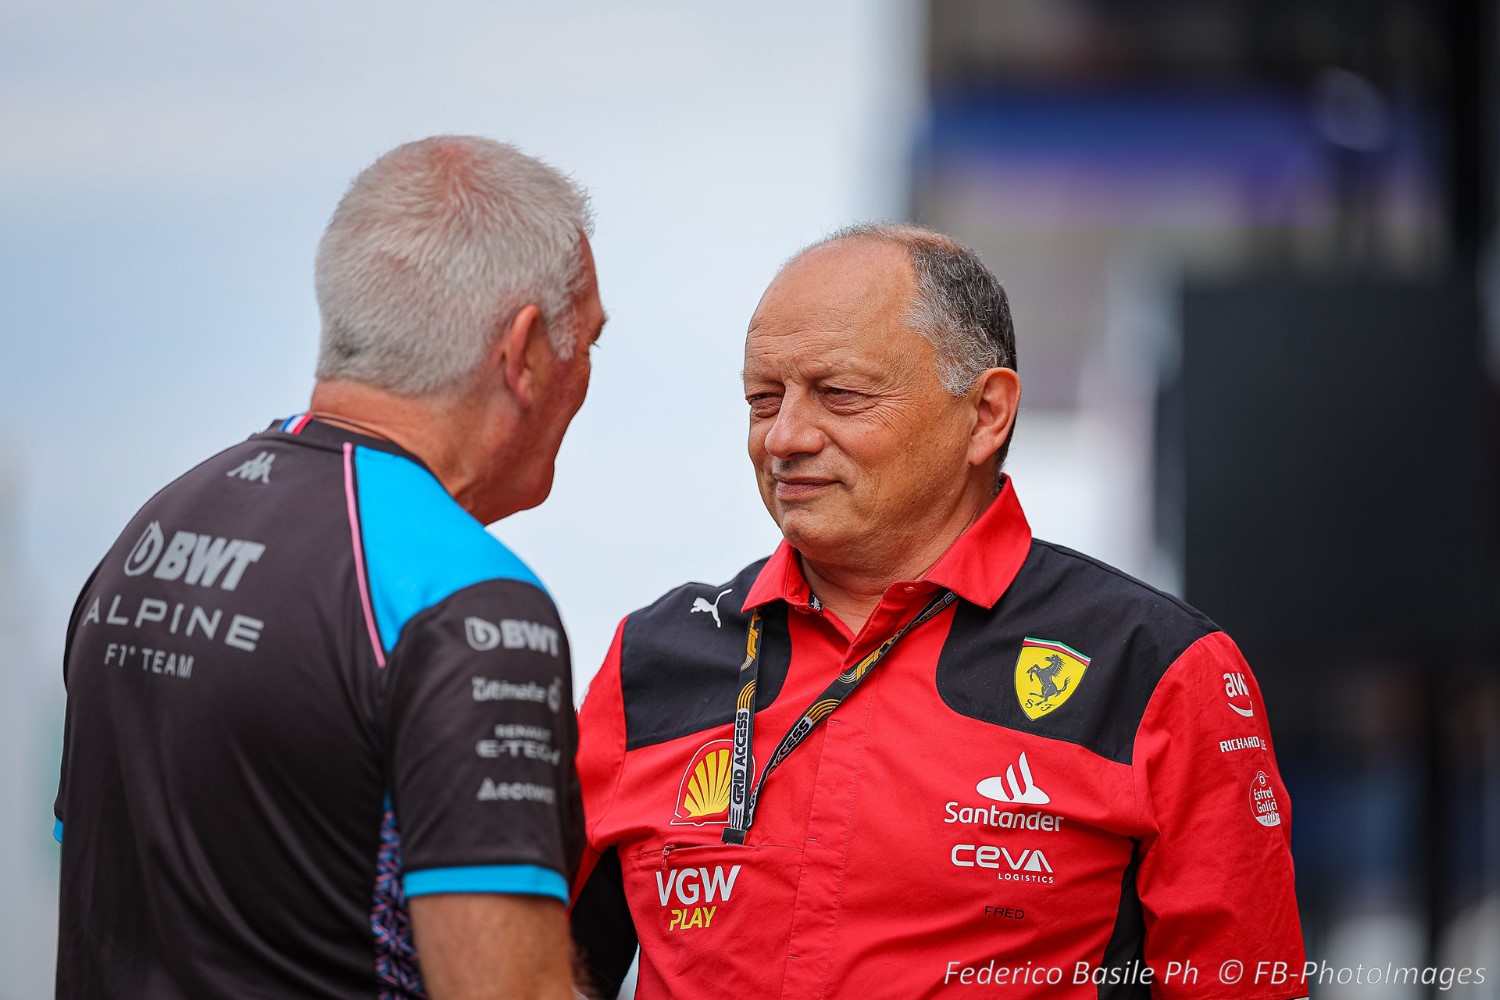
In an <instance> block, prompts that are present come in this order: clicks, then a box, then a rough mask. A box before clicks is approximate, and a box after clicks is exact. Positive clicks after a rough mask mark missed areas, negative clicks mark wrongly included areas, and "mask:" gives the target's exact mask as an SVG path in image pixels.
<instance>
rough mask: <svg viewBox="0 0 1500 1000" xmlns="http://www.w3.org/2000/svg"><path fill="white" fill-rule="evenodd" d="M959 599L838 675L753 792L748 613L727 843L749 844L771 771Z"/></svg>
mask: <svg viewBox="0 0 1500 1000" xmlns="http://www.w3.org/2000/svg"><path fill="white" fill-rule="evenodd" d="M957 599H958V598H957V596H956V595H955V594H954V593H953V591H951V590H947V591H944V592H943V593H941V594H939V595H938V596H937V597H934V598H933V599H932V600H931V601H930V602H929V603H928V605H927V606H926V607H925V608H923V609H922V611H921V612H920V613H919V614H918V615H917V616H916V617H915V618H913V619H912V620H911V621H909V622H907V623H906V624H905V625H903V626H901V628H900V629H899V630H898V631H897V632H896V634H895V635H893V636H891V637H890V638H889V639H887V640H886V641H885V642H882V643H881V644H880V645H879V646H877V647H876V648H875V649H874V651H873V652H871V653H870V654H869V655H867V656H866V657H865V658H864V659H863V660H860V661H859V663H857V664H855V665H854V666H853V667H852V668H850V669H849V670H846V671H844V672H843V673H841V674H839V675H838V677H836V678H835V679H834V681H833V683H832V684H830V685H828V687H827V689H826V690H825V691H824V692H823V693H822V694H820V695H818V697H817V698H816V699H814V701H813V703H812V704H811V705H809V706H807V708H806V709H805V710H804V711H803V712H802V718H800V719H798V720H797V723H796V725H794V726H792V728H791V729H788V730H787V732H786V735H785V736H783V737H782V738H781V742H780V743H778V744H777V745H776V752H775V753H773V754H772V755H771V759H770V760H768V761H767V762H766V766H765V767H763V768H761V771H760V780H759V781H757V782H756V783H755V789H754V791H751V790H750V787H749V786H750V745H751V742H752V741H753V739H754V736H755V682H756V680H757V679H758V678H759V676H760V639H761V628H760V609H759V608H756V609H755V611H754V613H752V614H751V615H750V631H749V633H748V634H747V635H746V637H745V662H744V663H742V664H741V665H740V677H742V678H743V679H744V683H743V684H741V685H740V693H739V697H738V698H736V699H735V705H734V754H733V756H732V758H731V762H730V765H729V770H730V777H729V781H730V784H729V825H727V826H726V827H724V843H726V844H743V843H744V842H745V834H746V833H748V832H749V831H750V824H751V823H753V822H755V805H756V803H757V802H759V801H760V792H761V789H762V788H764V787H765V785H766V779H767V778H769V777H770V776H771V772H772V771H774V770H776V768H777V767H779V766H780V765H781V762H782V761H784V760H786V759H787V758H788V757H790V756H791V754H792V751H793V750H795V749H797V747H799V746H801V745H802V741H803V740H805V739H807V737H808V734H810V733H811V732H812V731H813V730H814V729H816V728H818V725H819V724H820V723H821V722H822V721H823V720H824V719H826V718H828V717H829V716H830V715H832V714H833V710H834V709H836V708H838V707H839V706H840V705H842V704H843V703H844V699H845V698H848V697H849V696H850V695H851V694H853V693H854V689H855V688H857V687H859V685H860V684H861V683H862V682H863V681H864V679H865V678H866V677H868V676H870V674H871V672H873V671H874V669H875V666H876V664H878V663H879V662H880V661H881V660H883V659H885V654H886V653H889V652H890V651H891V647H892V646H894V645H896V643H897V642H898V641H900V639H901V637H902V636H904V635H905V634H906V633H908V632H910V631H911V630H912V629H914V628H916V627H917V626H918V625H920V624H922V623H923V622H925V621H927V620H928V619H930V618H932V617H934V616H935V615H937V613H938V612H940V611H942V610H943V609H944V608H946V607H947V606H948V605H950V604H952V603H953V602H954V601H956V600H957ZM815 600H816V599H815Z"/></svg>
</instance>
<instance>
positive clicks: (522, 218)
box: [316, 135, 593, 396]
mask: <svg viewBox="0 0 1500 1000" xmlns="http://www.w3.org/2000/svg"><path fill="white" fill-rule="evenodd" d="M591 232H593V220H592V218H591V216H590V213H589V204H588V196H587V195H586V194H585V193H584V191H583V189H582V188H581V187H579V186H578V185H577V184H575V183H574V182H573V181H572V180H570V179H569V178H567V177H565V176H564V175H562V174H560V173H559V172H557V171H556V170H554V169H553V168H551V167H549V166H547V165H546V164H545V163H542V162H541V161H540V160H537V159H534V158H532V157H530V156H527V155H526V154H524V153H522V152H521V151H520V150H518V149H516V148H515V147H514V146H510V145H506V144H503V143H498V142H494V141H492V140H490V139H482V138H478V137H475V136H452V135H445V136H434V137H432V138H429V139H422V140H420V141H418V142H410V143H407V144H406V145H404V146H398V147H396V148H395V149H393V150H391V151H390V152H389V153H386V154H385V155H384V156H382V157H381V158H380V159H378V160H376V161H375V162H374V163H373V164H371V165H370V166H369V167H368V168H366V169H365V171H364V172H363V173H361V174H360V175H359V176H358V177H356V178H355V179H354V182H353V183H352V184H350V185H349V190H348V192H346V193H345V195H344V197H343V199H342V200H341V201H340V202H339V205H338V208H336V209H335V210H334V213H333V218H332V219H331V220H330V221H329V223H328V228H327V230H326V231H325V232H324V233H323V239H322V241H321V242H320V243H319V244H318V257H317V268H316V273H317V290H318V308H319V311H320V312H321V313H322V317H323V334H322V340H321V343H320V345H319V349H318V368H317V375H318V378H320V379H345V380H350V381H355V382H364V383H367V384H370V385H374V386H377V387H379V388H381V389H385V390H387V391H389V392H393V393H396V394H398V395H403V396H426V395H433V394H440V393H444V392H448V391H452V390H454V389H457V388H460V387H461V386H463V385H464V384H466V383H467V382H468V380H469V378H470V377H471V376H472V374H473V372H474V371H475V369H476V368H477V367H478V366H479V364H480V362H481V360H482V359H483V357H484V355H485V352H486V351H488V349H489V347H490V345H491V344H492V343H493V342H494V338H495V336H496V335H497V332H498V331H499V330H500V329H501V328H502V327H503V326H504V324H506V323H508V322H509V321H510V319H511V318H513V317H514V316H515V315H516V313H517V312H519V311H520V310H521V309H522V308H523V307H524V306H526V305H529V304H534V305H536V306H537V307H538V309H540V310H541V314H542V319H543V321H544V322H545V324H546V329H547V336H548V340H549V342H550V343H551V346H552V349H553V350H554V351H555V352H556V353H557V355H558V356H559V357H560V358H564V359H567V358H570V357H572V355H573V352H574V350H575V349H576V347H577V339H578V331H577V330H575V329H574V325H575V324H574V323H573V322H572V304H573V300H574V298H575V296H576V295H577V294H578V293H579V292H580V291H581V285H582V281H583V274H582V263H583V262H582V255H581V252H580V251H581V246H582V243H581V241H582V239H583V238H584V236H585V235H586V234H588V233H591Z"/></svg>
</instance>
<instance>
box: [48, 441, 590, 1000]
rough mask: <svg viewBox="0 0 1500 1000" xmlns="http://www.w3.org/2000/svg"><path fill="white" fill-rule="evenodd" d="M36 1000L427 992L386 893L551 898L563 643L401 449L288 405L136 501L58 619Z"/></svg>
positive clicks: (560, 769) (577, 844)
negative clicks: (51, 818) (46, 970)
mask: <svg viewBox="0 0 1500 1000" xmlns="http://www.w3.org/2000/svg"><path fill="white" fill-rule="evenodd" d="M65 679H66V683H67V689H68V703H67V722H66V733H65V738H64V743H65V745H64V749H63V765H62V779H61V784H60V790H59V792H58V796H57V804H56V814H57V825H56V835H57V837H58V840H59V841H61V843H62V888H61V930H60V938H59V945H58V975H57V996H58V997H59V998H63V1000H71V998H78V1000H108V998H112V997H122V998H123V997H130V998H142V997H150V998H152V1000H175V998H189V997H191V998H198V997H236V998H246V1000H249V998H276V1000H283V998H287V997H318V998H340V1000H344V998H351V1000H352V998H356V997H357V998H362V1000H368V998H372V997H381V998H405V997H417V996H421V995H423V994H422V986H421V976H420V969H419V965H418V963H417V960H416V958H417V957H416V955H415V954H414V951H413V947H412V942H411V935H410V929H409V924H408V920H407V914H406V901H407V900H408V899H409V898H411V897H413V896H418V895H422V894H426V893H454V892H457V893H519V894H528V895H540V896H550V897H555V898H556V899H558V900H559V902H560V903H566V901H567V896H568V883H569V880H570V879H571V878H572V875H573V872H574V871H575V868H576V865H577V863H578V857H579V853H580V851H581V836H582V833H581V829H582V816H581V811H580V805H579V800H578V788H577V778H576V773H575V771H574V764H573V758H574V751H575V745H576V739H577V734H576V729H575V723H574V718H573V697H572V690H571V679H570V670H569V653H568V645H567V638H566V636H565V634H564V632H563V628H562V624H561V622H560V620H559V618H558V614H557V609H556V608H555V607H554V605H553V603H552V600H551V598H550V597H549V596H548V595H547V592H546V590H545V589H543V587H542V585H541V583H540V582H539V581H538V580H537V578H536V576H535V575H534V574H533V573H532V572H531V570H530V569H528V568H527V567H526V565H525V564H524V563H522V562H521V561H520V560H519V559H518V558H516V557H515V556H514V555H513V554H511V552H510V551H509V550H508V549H506V548H505V547H504V546H503V545H502V544H500V542H498V541H497V540H495V539H494V538H493V537H492V536H491V535H489V534H488V533H487V532H486V531H485V530H484V526H483V525H481V524H480V523H479V522H478V521H476V520H475V519H474V518H473V517H471V516H470V515H469V514H468V513H466V512H465V511H464V510H463V509H462V508H460V507H459V506H458V504H457V503H456V502H455V501H454V500H453V499H452V498H451V497H450V496H449V495H448V493H447V492H446V491H445V490H444V489H443V486H442V485H441V483H439V481H438V480H437V479H436V478H435V477H434V476H433V475H432V473H431V472H429V471H428V470H427V469H426V468H425V467H424V466H423V465H422V463H421V462H420V461H419V460H418V459H417V458H416V457H415V456H413V455H411V454H409V453H407V452H405V451H403V450H402V449H401V448H399V447H398V446H396V445H394V444H392V443H390V442H388V441H384V440H380V439H376V438H373V437H366V436H364V435H361V434H356V433H353V432H350V431H346V430H342V429H340V428H337V427H334V426H332V425H330V424H327V423H323V422H320V421H316V420H311V419H309V418H308V417H307V416H306V415H301V416H297V417H292V418H289V419H287V420H285V421H279V422H278V423H277V424H274V425H272V427H271V428H270V429H268V430H267V431H265V432H263V433H261V434H257V435H255V436H253V437H251V438H250V439H249V440H248V441H246V442H244V443H243V444H240V445H237V446H235V447H233V448H230V449H228V450H226V451H224V452H221V453H220V454H218V455H216V456H214V457H213V458H211V459H209V460H208V461H206V462H204V463H203V464H202V465H200V466H198V467H197V468H195V469H193V470H192V471H190V472H188V473H187V474H186V475H184V476H183V477H182V478H180V479H178V480H177V481H175V482H174V483H172V484H171V485H169V486H168V487H166V488H165V489H164V490H162V491H161V492H160V493H158V494H157V495H156V496H155V497H154V498H153V499H152V500H151V501H150V502H149V503H147V504H146V506H145V507H144V508H142V509H141V511H140V512H139V513H138V514H137V515H136V516H135V518H134V520H132V521H131V523H130V524H129V526H127V528H126V529H125V531H124V533H123V534H121V536H120V538H119V540H118V541H117V542H116V543H115V544H114V546H113V547H112V548H111V549H110V551H109V553H108V554H107V555H106V556H105V557H104V559H103V561H102V562H101V563H100V564H99V566H98V568H97V569H96V570H95V572H94V575H93V576H92V577H91V578H90V580H89V582H88V584H87V585H86V586H85V587H84V590H83V593H82V594H81V595H80V597H79V599H78V603H77V605H76V607H75V608H74V611H73V615H72V620H71V622H70V624H69V632H68V645H67V651H66V657H65Z"/></svg>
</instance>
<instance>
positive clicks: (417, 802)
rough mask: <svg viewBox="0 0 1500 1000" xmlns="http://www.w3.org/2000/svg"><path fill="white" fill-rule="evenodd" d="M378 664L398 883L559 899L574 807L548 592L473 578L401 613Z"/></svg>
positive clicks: (569, 857) (559, 635)
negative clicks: (412, 612)
mask: <svg viewBox="0 0 1500 1000" xmlns="http://www.w3.org/2000/svg"><path fill="white" fill-rule="evenodd" d="M387 669H389V670H390V671H391V675H390V677H389V678H388V687H387V694H386V700H385V720H384V725H383V727H382V729H383V731H384V733H385V734H386V739H387V746H386V753H387V755H388V759H387V770H388V774H389V775H390V782H391V799H392V808H393V810H394V812H395V817H396V826H397V829H398V830H399V833H400V838H401V850H402V860H403V869H404V872H405V876H404V886H405V889H406V894H407V895H408V896H420V895H426V894H430V893H453V892H498V893H519V894H524V895H540V896H551V897H554V898H556V899H558V900H560V901H561V902H563V903H566V902H567V901H568V884H569V882H570V880H571V879H572V876H573V873H574V871H575V870H576V868H577V863H578V855H579V852H580V849H581V846H582V809H581V803H580V801H579V791H578V781H577V772H576V770H575V765H574V753H575V749H576V746H577V725H576V722H575V719H574V715H573V692H572V677H571V670H570V667H569V653H568V644H567V637H566V635H565V634H564V632H563V628H562V623H561V621H560V620H559V618H558V615H557V609H556V608H555V607H554V606H553V604H552V601H551V600H550V599H549V598H548V597H547V595H546V594H545V593H544V592H543V591H541V590H539V589H537V588H536V587H534V586H532V585H530V584H527V583H522V582H519V581H515V580H491V581H486V582H484V583H480V584H475V585H474V586H472V587H468V588H466V589H464V590H461V591H459V592H458V593H456V594H454V595H452V596H450V597H449V598H447V599H446V600H444V601H442V602H440V603H439V604H437V605H435V606H434V607H432V608H429V609H428V610H427V611H424V612H423V613H421V614H420V615H417V616H416V617H414V618H413V619H411V621H409V622H408V623H407V625H406V628H405V629H404V630H403V632H402V634H401V639H400V641H399V642H398V643H397V645H396V648H395V650H394V651H393V653H392V656H391V659H390V661H389V666H388V667H387Z"/></svg>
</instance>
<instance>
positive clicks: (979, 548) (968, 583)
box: [573, 227, 1306, 1000]
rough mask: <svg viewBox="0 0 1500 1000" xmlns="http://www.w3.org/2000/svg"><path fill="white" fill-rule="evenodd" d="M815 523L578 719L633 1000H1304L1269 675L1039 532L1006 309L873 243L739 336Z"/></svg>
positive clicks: (613, 948)
mask: <svg viewBox="0 0 1500 1000" xmlns="http://www.w3.org/2000/svg"><path fill="white" fill-rule="evenodd" d="M744 381H745V398H746V401H747V402H748V404H749V410H750V441H749V451H750V458H751V461H752V462H753V464H754V466H755V470H756V475H757V478H758V481H759V485H760V491H761V496H762V498H763V499H764V501H765V504H766V507H767V509H768V510H769V511H770V513H771V516H772V517H773V518H774V519H775V521H776V523H777V524H778V525H779V526H780V528H781V531H782V534H783V535H784V536H785V541H784V543H783V544H782V545H781V546H780V547H779V548H778V549H777V551H776V552H775V553H774V554H773V555H772V556H771V557H770V558H769V559H767V560H763V561H761V562H759V563H756V564H754V565H752V566H749V567H747V568H746V569H744V570H743V571H741V572H740V573H739V574H738V575H737V576H735V577H734V578H733V579H731V580H729V581H726V582H725V583H723V584H720V585H718V586H706V585H701V584H689V585H686V586H684V587H681V588H679V589H677V590H674V591H672V592H671V593H669V594H667V595H666V596H664V597H663V598H661V600H659V601H657V602H656V603H655V604H653V605H652V606H651V607H649V608H645V609H643V610H641V611H638V612H636V613H634V614H632V615H630V616H629V617H628V618H626V620H625V621H624V622H623V623H622V624H621V627H620V629H619V631H618V633H617V634H616V636H615V641H614V644H613V646H612V648H611V650H610V653H609V657H608V659H607V661H606V662H605V664H604V667H603V669H602V670H601V671H600V673H599V675H598V677H597V679H596V680H595V682H594V684H593V687H592V689H591V690H590V692H589V696H588V699H587V700H586V702H585V704H584V706H583V711H582V716H581V733H582V735H581V741H580V752H579V772H580V779H581V781H582V783H583V791H584V800H585V810H586V815H587V827H588V828H587V834H588V853H587V855H586V857H585V860H584V864H583V868H582V871H581V872H580V877H579V880H578V882H577V884H576V887H575V903H574V911H573V924H574V932H575V935H576V936H577V939H578V941H579V943H580V946H581V948H582V951H583V956H584V961H585V962H586V963H587V965H588V967H589V970H590V972H591V974H592V975H593V976H594V978H595V980H596V982H597V983H598V985H599V986H600V988H601V990H602V991H603V992H604V993H605V994H606V995H609V996H612V995H613V992H614V991H615V990H617V989H618V986H619V983H620V980H621V978H622V976H623V975H624V973H625V971H626V967H627V966H628V965H629V962H630V959H631V956H632V954H633V952H634V950H635V946H636V943H637V941H639V944H640V948H641V964H640V974H639V986H638V996H640V997H645V998H650V997H666V996H670V997H674V998H696V997H704V998H708V997H714V998H721V997H726V996H733V997H740V996H753V997H758V998H769V997H783V998H788V1000H808V998H813V997H832V996H849V997H861V998H875V997H899V998H903V1000H910V998H913V997H926V996H939V995H949V994H957V995H975V994H976V993H978V994H979V995H996V994H1002V995H1022V996H1048V997H1051V996H1078V997H1083V996H1088V997H1103V996H1111V997H1114V996H1146V995H1153V996H1162V997H1225V996H1235V997H1265V998H1275V1000H1285V998H1288V997H1295V996H1302V995H1303V994H1305V993H1306V990H1305V989H1304V988H1303V987H1302V986H1301V984H1300V982H1299V981H1298V980H1297V978H1296V974H1297V973H1298V972H1300V970H1301V966H1302V960H1303V949H1302V941H1301V930H1300V925H1299V921H1298V916H1297V906H1296V900H1295V897H1294V895H1293V876H1292V862H1291V855H1290V850H1289V839H1290V838H1289V826H1288V822H1289V812H1288V801H1287V794H1286V789H1285V787H1284V786H1283V785H1282V782H1281V778H1280V776H1279V774H1278V772H1277V767H1276V760H1275V756H1274V754H1273V753H1272V750H1271V744H1270V730H1269V727H1268V725H1267V722H1266V717H1265V710H1264V707H1263V704H1262V702H1261V698H1260V693H1259V689H1258V687H1257V686H1256V683H1255V679H1254V677H1253V676H1252V675H1251V673H1250V670H1249V668H1248V667H1247V666H1246V664H1245V662H1244V660H1243V658H1242V657H1241V656H1240V653H1239V651H1238V650H1237V649H1236V648H1235V646H1234V644H1233V642H1231V641H1230V639H1229V638H1228V637H1227V636H1226V635H1225V634H1224V633H1223V632H1222V631H1220V630H1219V629H1218V628H1217V627H1216V626H1215V625H1214V624H1213V623H1212V622H1210V621H1209V620H1208V619H1206V618H1205V617H1204V616H1203V615H1201V614H1199V613H1198V612H1197V611H1195V610H1193V609H1192V608H1190V607H1187V606H1186V605H1184V604H1183V603H1182V602H1180V601H1178V600H1176V599H1175V598H1173V597H1171V596H1169V595H1166V594H1163V593H1161V592H1159V591H1156V590H1154V589H1152V588H1150V587H1148V586H1146V585H1145V584H1143V583H1140V582H1138V581H1135V580H1132V579H1130V578H1129V577H1126V576H1125V575H1124V574H1122V573H1120V572H1118V571H1117V570H1114V569H1111V568H1110V567H1108V566H1104V565H1102V564H1100V563H1098V562H1095V561H1094V560H1092V559H1089V558H1088V557H1086V556H1083V555H1080V554H1078V553H1076V552H1071V551H1069V550H1067V549H1064V548H1061V547H1059V546H1055V545H1051V544H1049V543H1046V542H1042V541H1038V540H1035V539H1033V538H1032V537H1031V532H1030V530H1029V528H1028V527H1027V524H1026V519H1025V516H1024V515H1023V514H1022V511H1021V506H1020V503H1019V501H1018V500H1017V496H1016V491H1015V489H1014V487H1013V486H1012V484H1011V482H1010V481H1009V479H1008V478H1007V477H1005V476H1003V475H1001V474H1000V468H1001V465H1002V463H1003V461H1004V457H1005V452H1006V448H1007V446H1008V443H1009V440H1010V435H1011V429H1012V425H1013V423H1014V420H1015V416H1016V409H1017V405H1018V403H1019V401H1020V395H1021V388H1020V380H1019V378H1018V376H1017V374H1016V371H1015V340H1014V334H1013V331H1012V326H1011V320H1010V310H1009V306H1008V303H1007V301H1006V297H1005V293H1004V291H1003V290H1002V289H1001V288H1000V285H999V283H998V282H997V281H996V280H995V278H994V276H993V275H992V274H991V273H990V272H989V271H988V270H987V269H986V268H985V267H984V265H983V264H982V263H980V261H979V260H978V258H977V256H976V255H975V254H974V253H973V252H972V251H970V250H968V249H967V248H965V247H962V246H960V245H958V244H956V243H955V242H954V241H952V240H950V239H948V238H947V237H944V236H942V235H939V234H936V233H931V232H927V231H924V230H919V229H912V228H907V227H863V228H858V229H853V230H847V231H845V232H843V233H840V234H838V235H836V236H834V237H833V238H831V239H829V240H827V241H824V242H823V243H820V244H817V245H815V246H813V247H812V248H810V249H808V250H806V251H804V252H803V253H802V254H801V255H799V256H798V257H797V258H795V259H794V260H793V261H792V262H791V263H790V264H788V265H787V266H786V267H785V268H784V269H783V270H782V272H781V273H780V274H779V275H778V276H777V277H776V279H775V280H774V281H773V282H772V284H771V286H770V288H769V289H768V290H767V291H766V293H765V295H764V297H763V298H762V299H761V302H760V305H759V306H758V308H757V309H756V312H755V315H754V317H753V318H752V320H751V322H750V329H749V334H748V337H747V339H746V344H745V371H744Z"/></svg>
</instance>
